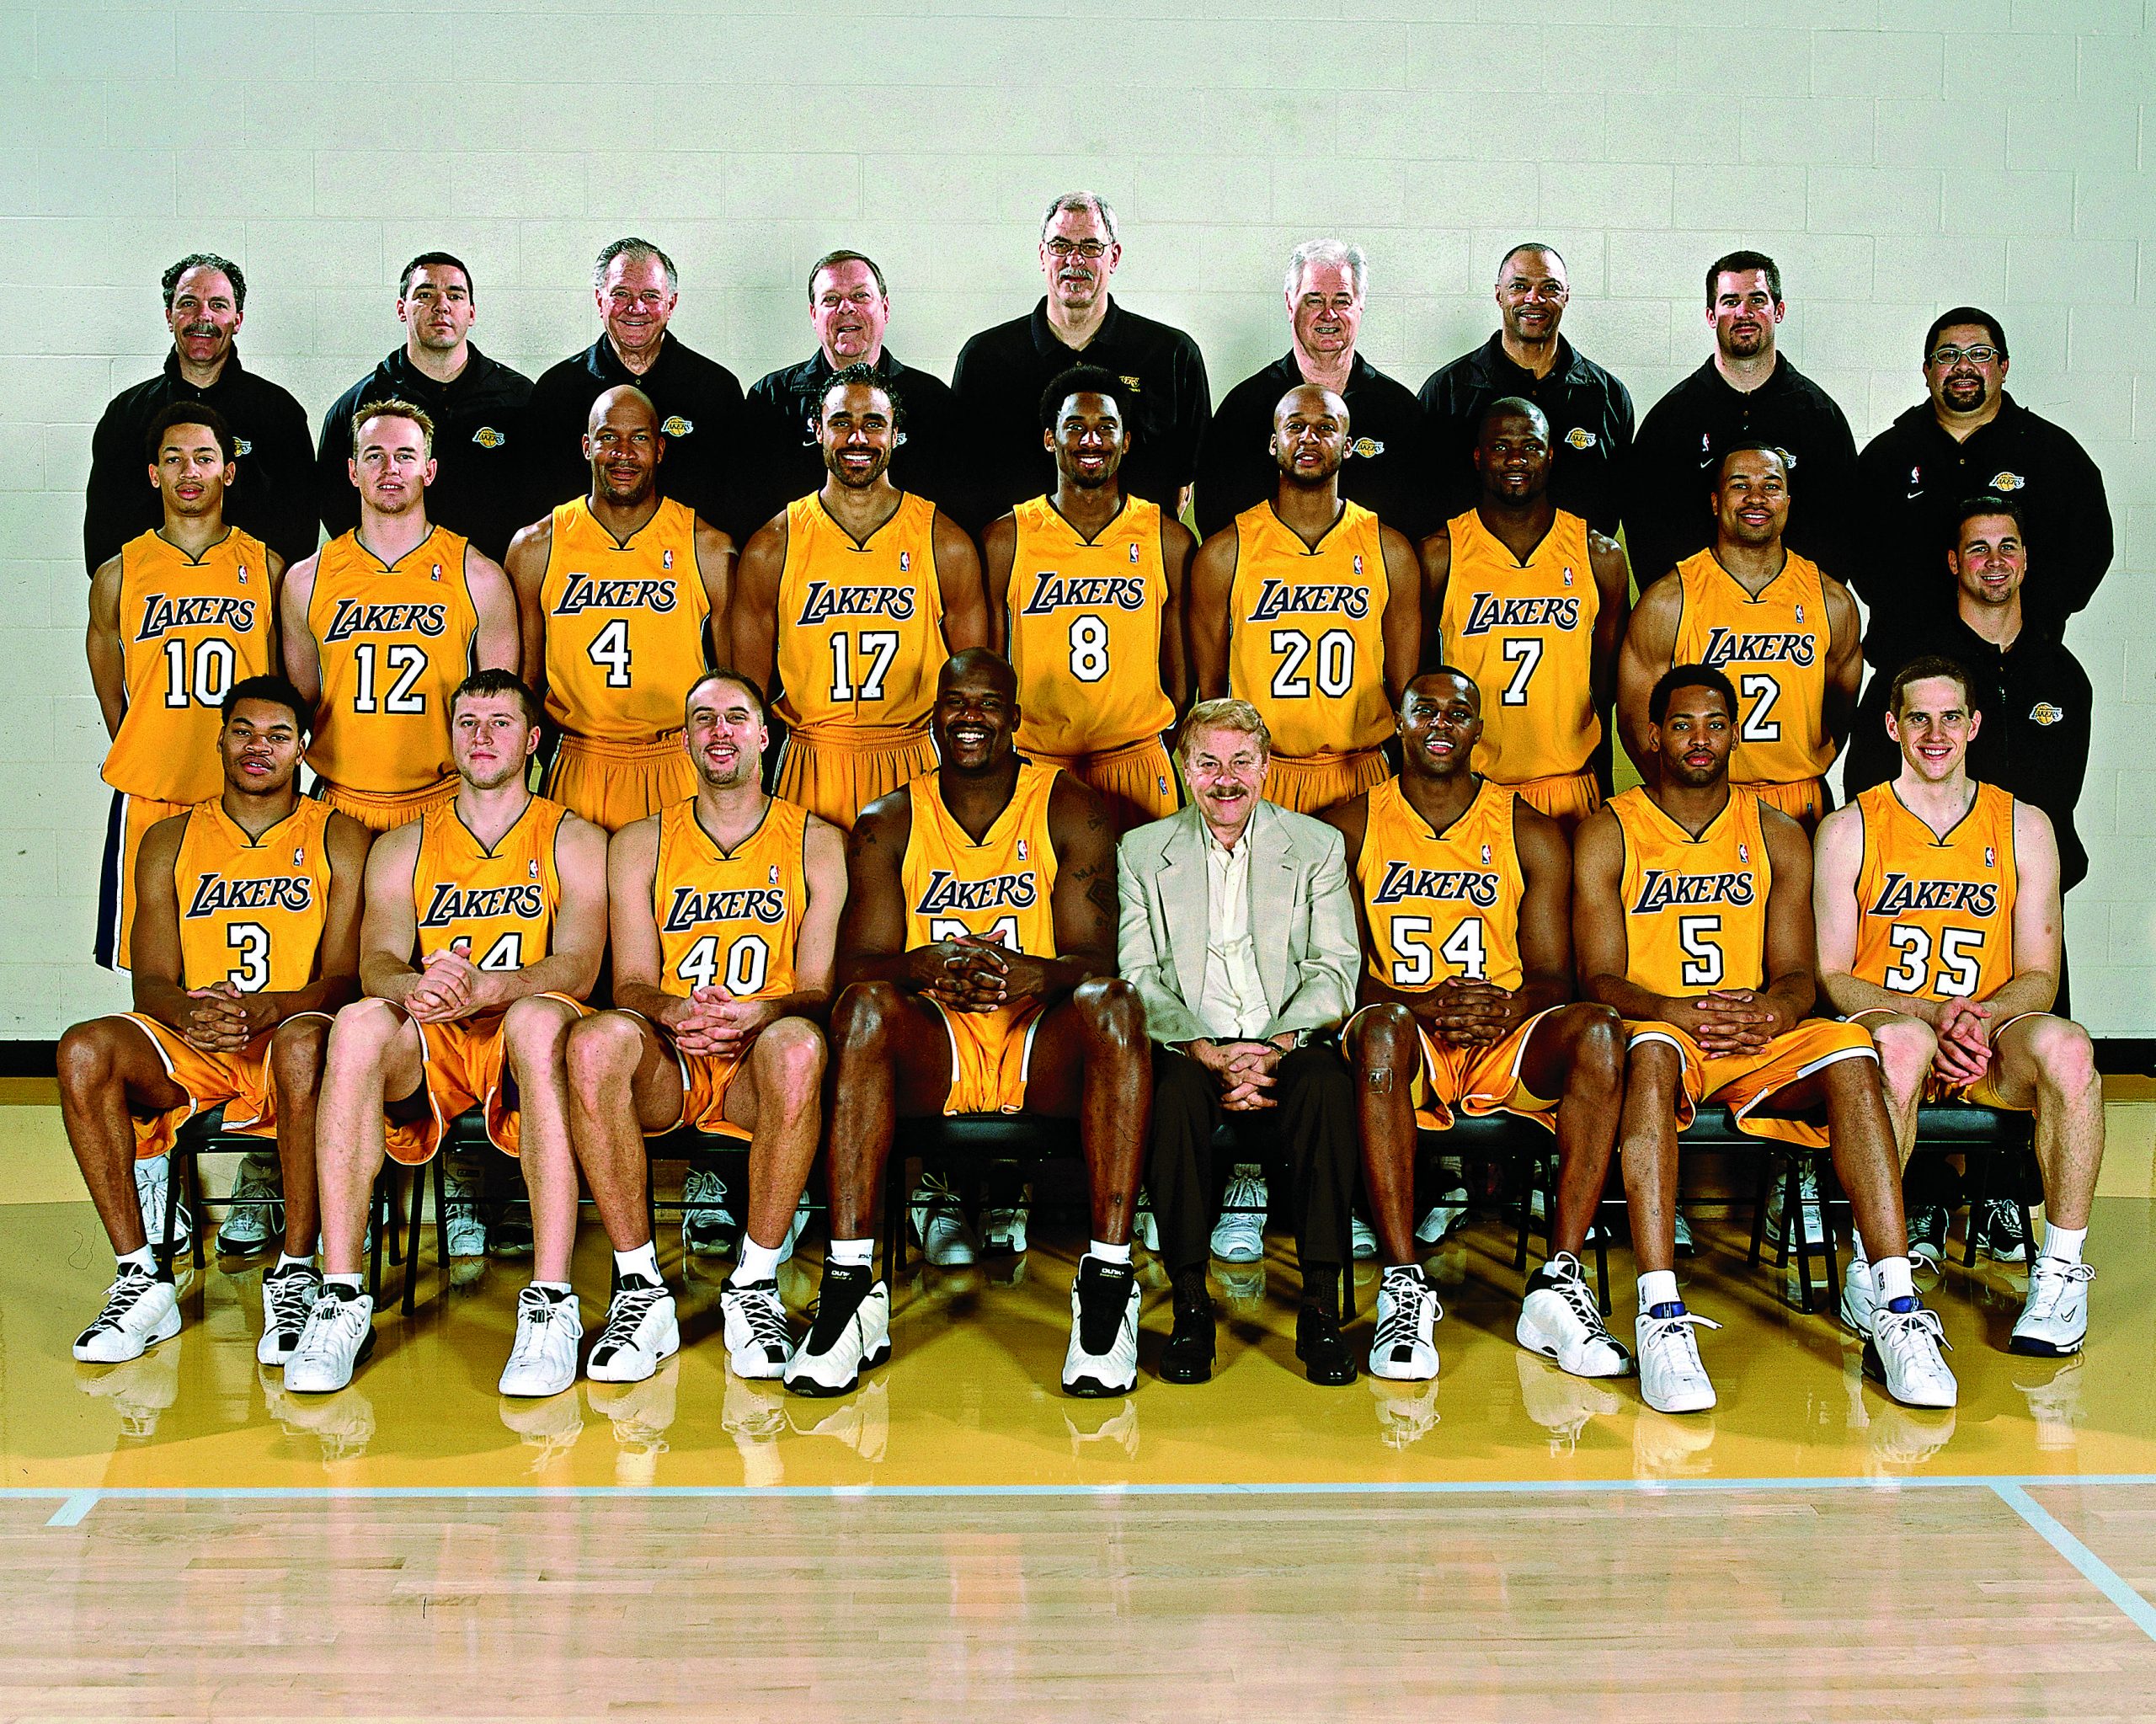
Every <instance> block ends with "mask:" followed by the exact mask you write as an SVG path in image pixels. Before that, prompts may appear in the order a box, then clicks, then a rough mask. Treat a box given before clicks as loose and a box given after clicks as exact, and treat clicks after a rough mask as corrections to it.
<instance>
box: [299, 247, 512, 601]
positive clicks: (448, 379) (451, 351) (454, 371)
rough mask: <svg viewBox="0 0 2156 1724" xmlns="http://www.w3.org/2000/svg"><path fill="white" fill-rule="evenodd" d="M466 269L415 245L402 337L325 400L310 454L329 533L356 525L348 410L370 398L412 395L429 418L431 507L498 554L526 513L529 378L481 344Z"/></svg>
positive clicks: (403, 300) (402, 307) (401, 284)
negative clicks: (317, 442) (347, 469)
mask: <svg viewBox="0 0 2156 1724" xmlns="http://www.w3.org/2000/svg"><path fill="white" fill-rule="evenodd" d="M478 315H479V296H478V289H477V288H475V287H474V286H472V272H471V270H468V269H467V268H466V267H465V265H464V263H463V260H462V259H460V258H454V257H451V255H450V254H448V253H447V252H421V253H420V254H419V256H418V257H416V258H414V259H412V261H411V262H410V263H408V264H405V266H404V273H403V275H400V276H398V278H397V321H398V323H402V324H403V326H404V344H403V346H402V347H399V348H396V349H393V350H392V351H391V352H390V354H389V355H388V357H387V358H386V359H384V360H382V363H381V364H380V365H378V366H376V367H375V368H374V370H373V371H371V372H370V373H369V374H368V375H367V376H364V377H362V378H360V381H359V382H356V383H355V384H353V385H352V387H350V388H349V389H347V390H346V391H345V392H344V393H343V394H342V395H340V396H339V397H338V398H337V399H336V400H335V401H334V402H332V403H330V407H329V411H328V413H326V414H323V419H322V445H321V447H320V449H319V450H318V452H317V453H316V456H315V496H316V499H317V500H318V502H319V504H320V505H321V509H322V524H323V528H324V529H325V530H326V531H328V535H329V536H330V537H331V538H333V539H334V538H335V537H336V536H338V535H339V533H347V532H350V531H351V530H352V529H353V528H354V527H355V526H358V525H359V524H360V505H359V499H358V498H357V497H356V496H355V495H354V494H353V491H352V487H351V482H350V480H349V479H347V478H345V477H344V463H345V462H347V461H348V460H350V458H351V450H350V443H349V440H348V439H347V437H346V435H345V434H346V430H347V428H348V427H349V426H350V424H351V423H352V415H353V414H355V413H357V412H358V411H359V409H360V406H361V405H362V404H363V403H366V402H370V401H408V402H410V403H412V404H413V405H414V406H415V407H419V408H424V410H425V412H426V414H427V417H428V418H430V419H432V420H433V421H434V422H435V478H434V483H432V484H431V485H430V486H429V487H428V490H427V507H428V510H430V512H431V514H432V515H433V516H434V518H435V520H438V521H440V523H441V524H442V525H443V526H446V527H447V528H448V529H449V530H450V531H451V532H455V533H462V534H463V535H464V536H465V537H466V538H467V539H469V540H471V542H472V543H473V544H474V545H477V546H478V547H479V549H480V550H481V551H482V552H483V553H485V554H486V555H487V556H488V557H491V558H494V559H495V561H497V562H499V561H500V560H501V559H502V558H504V557H505V556H507V555H508V554H509V542H510V535H511V534H513V533H515V531H516V530H517V528H518V527H520V526H522V525H523V524H524V523H525V522H526V521H527V520H530V519H531V512H530V510H529V509H528V508H527V507H526V502H527V499H528V494H529V491H530V486H529V483H528V482H527V481H526V477H525V471H524V468H525V462H526V460H527V458H528V457H529V456H530V454H531V450H530V449H529V447H528V446H526V438H525V435H524V409H525V405H526V403H527V402H529V401H530V400H531V379H530V378H529V377H527V376H525V375H524V374H523V372H521V371H511V370H510V368H509V366H505V365H503V364H502V363H501V362H500V361H499V360H491V359H488V357H487V355H485V354H483V353H482V352H480V351H479V349H478V345H477V344H475V343H474V342H473V341H472V324H473V323H475V322H476V321H477V320H478Z"/></svg>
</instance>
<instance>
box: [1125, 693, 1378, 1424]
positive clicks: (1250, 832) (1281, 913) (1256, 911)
mask: <svg viewBox="0 0 2156 1724" xmlns="http://www.w3.org/2000/svg"><path fill="white" fill-rule="evenodd" d="M1178 754H1179V755H1180V757H1181V760H1182V770H1183V777H1184V779H1185V781H1186V782H1187V783H1188V784H1189V786H1190V795H1191V806H1190V807H1188V808H1187V809H1184V810H1183V811H1182V813H1181V814H1171V815H1170V816H1169V817H1168V818H1167V819H1165V820H1156V821H1155V822H1154V823H1153V824H1152V825H1149V826H1140V827H1139V829H1138V830H1136V831H1134V832H1132V833H1129V834H1128V835H1126V836H1125V837H1124V839H1123V845H1122V848H1121V851H1120V853H1119V855H1118V862H1119V864H1120V866H1119V867H1118V883H1119V891H1120V895H1121V898H1122V900H1123V915H1122V940H1121V948H1122V949H1121V959H1120V967H1121V969H1122V970H1123V975H1124V976H1125V977H1126V978H1127V979H1129V983H1130V985H1131V986H1132V987H1134V989H1136V990H1137V991H1138V996H1139V999H1140V1000H1141V1001H1144V1002H1145V1029H1146V1033H1147V1034H1148V1035H1149V1036H1150V1038H1151V1040H1152V1044H1153V1138H1152V1149H1151V1154H1150V1165H1149V1167H1148V1171H1147V1173H1146V1183H1147V1185H1148V1187H1149V1188H1150V1190H1151V1193H1152V1195H1153V1204H1154V1211H1155V1214H1156V1215H1157V1216H1158V1217H1159V1222H1160V1229H1161V1253H1160V1254H1161V1257H1162V1258H1163V1260H1164V1261H1165V1262H1166V1265H1167V1268H1168V1271H1169V1273H1171V1275H1172V1276H1173V1277H1174V1278H1175V1332H1174V1334H1173V1335H1172V1336H1171V1337H1170V1339H1169V1342H1168V1344H1167V1346H1166V1348H1164V1349H1163V1350H1162V1352H1161V1375H1162V1376H1163V1377H1165V1378H1166V1379H1167V1380H1169V1381H1170V1382H1171V1383H1202V1382H1203V1381H1204V1380H1206V1379H1207V1378H1208V1377H1209V1376H1211V1375H1212V1374H1213V1353H1214V1332H1213V1305H1212V1300H1211V1299H1210V1298H1209V1295H1208V1294H1207V1293H1206V1290H1205V1255H1206V1229H1207V1225H1208V1223H1209V1221H1210V1220H1211V1219H1212V1208H1213V1200H1214V1163H1213V1134H1214V1132H1215V1131H1217V1130H1218V1129H1219V1127H1220V1124H1221V1122H1222V1121H1223V1120H1224V1119H1225V1120H1227V1121H1229V1122H1230V1123H1231V1124H1233V1125H1234V1127H1235V1151H1234V1154H1235V1164H1236V1165H1237V1166H1262V1165H1264V1163H1265V1162H1267V1161H1279V1162H1284V1163H1285V1164H1286V1166H1287V1167H1288V1169H1289V1189H1290V1191H1291V1192H1292V1193H1293V1205H1294V1209H1293V1214H1294V1228H1295V1239H1296V1246H1297V1251H1298V1254H1299V1257H1300V1258H1301V1262H1302V1269H1303V1307H1302V1310H1301V1313H1300V1314H1299V1316H1298V1317H1297V1319H1296V1323H1295V1355H1296V1357H1297V1358H1299V1359H1301V1360H1302V1362H1303V1367H1304V1370H1305V1374H1307V1375H1308V1376H1309V1378H1310V1380H1311V1381H1312V1382H1313V1383H1327V1384H1340V1383H1352V1382H1353V1381H1354V1380H1355V1359H1354V1355H1353V1353H1350V1352H1349V1351H1348V1346H1347V1343H1346V1342H1344V1341H1342V1339H1341V1336H1340V1273H1341V1268H1342V1265H1343V1264H1344V1263H1345V1262H1347V1261H1348V1240H1349V1234H1348V1203H1349V1199H1350V1198H1351V1196H1352V1193H1353V1186H1354V1182H1355V1137H1354V1132H1355V1109H1354V1097H1353V1089H1352V1086H1351V1084H1350V1081H1349V1079H1348V1068H1347V1066H1346V1065H1345V1064H1343V1063H1342V1059H1341V1058H1340V1052H1339V1049H1337V1048H1335V1047H1334V1046H1332V1045H1331V1042H1330V1041H1329V1040H1328V1041H1326V1042H1324V1043H1315V1042H1314V1041H1313V1038H1315V1037H1317V1036H1320V1035H1325V1036H1328V1037H1329V1036H1330V1034H1331V1033H1332V1032H1333V1031H1335V1030H1337V1028H1338V1027H1339V1026H1340V1023H1341V1022H1342V1019H1344V1018H1345V1017H1347V1016H1348V1006H1349V1004H1350V1002H1351V1001H1352V1000H1353V996H1354V987H1355V980H1354V978H1355V964H1356V951H1355V911H1354V908H1353V904H1352V902H1351V900H1350V897H1349V894H1348V872H1347V867H1346V864H1345V862H1344V861H1343V859H1342V851H1341V846H1340V835H1339V834H1338V833H1337V832H1335V831H1334V830H1332V829H1331V827H1329V826H1327V825H1325V824H1324V823H1323V822H1322V821H1320V820H1315V819H1310V817H1309V816H1308V815H1305V814H1290V813H1289V812H1288V811H1287V810H1286V809H1283V808H1279V807H1277V806H1276V805H1274V804H1273V803H1270V802H1267V801H1264V800H1262V798H1261V792H1262V788H1263V787H1264V786H1265V785H1266V783H1267V782H1268V780H1267V776H1266V775H1267V769H1268V767H1269V766H1270V765H1271V759H1270V755H1271V738H1270V736H1269V735H1268V734H1267V730H1266V726H1265V721H1264V719H1262V718H1260V717H1259V716H1258V713H1257V708H1256V707H1252V706H1251V705H1250V704H1249V703H1248V702H1244V701H1239V700H1210V701H1201V702H1198V705H1197V706H1195V707H1193V708H1192V709H1191V712H1190V716H1189V718H1187V719H1186V720H1185V721H1184V723H1183V729H1182V741H1181V744H1180V745H1179V747H1178ZM1254 1184H1255V1182H1254V1181H1245V1180H1243V1179H1241V1178H1238V1179H1236V1180H1235V1181H1234V1182H1231V1183H1230V1186H1229V1191H1230V1196H1231V1198H1233V1199H1234V1200H1235V1202H1237V1203H1250V1202H1253V1201H1255V1202H1261V1203H1262V1199H1258V1198H1253V1197H1252V1196H1251V1187H1252V1186H1253V1185H1254ZM1258 1220H1259V1221H1260V1222H1261V1223H1262V1217H1259V1218H1258ZM1258 1249H1260V1250H1261V1251H1262V1237H1261V1241H1260V1244H1259V1246H1258Z"/></svg>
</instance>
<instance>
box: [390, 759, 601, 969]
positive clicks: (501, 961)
mask: <svg viewBox="0 0 2156 1724" xmlns="http://www.w3.org/2000/svg"><path fill="white" fill-rule="evenodd" d="M567 813H568V809H565V808H563V806H562V805H561V804H560V803H558V802H549V801H547V798H545V797H543V796H535V797H533V798H531V803H530V804H529V805H528V806H527V807H526V809H525V810H524V812H523V813H522V814H520V815H519V816H518V817H517V821H516V824H515V825H513V826H511V827H510V829H509V830H508V831H507V832H505V833H504V834H503V835H502V841H501V842H500V843H499V844H497V845H496V846H494V849H493V850H491V851H488V850H483V849H482V848H481V847H480V845H479V841H478V839H477V838H475V837H473V836H472V830H471V829H470V828H469V827H468V826H467V825H465V824H464V822H463V821H462V820H461V819H458V818H457V816H456V803H453V802H446V803H440V805H438V806H436V807H434V808H430V809H428V810H427V811H426V813H425V814H423V815H421V816H420V824H419V861H418V863H417V865H416V866H415V867H414V868H413V871H412V904H413V907H414V909H415V910H417V911H418V912H419V954H418V955H419V958H427V957H430V956H431V955H432V954H433V953H437V952H444V951H447V950H449V949H450V948H451V947H462V949H463V951H464V953H465V955H466V956H467V958H470V959H471V961H472V963H475V964H477V965H478V967H479V968H480V969H523V968H524V967H525V966H526V964H531V963H537V962H538V961H539V960H540V959H541V958H544V957H546V956H547V953H548V952H549V951H551V950H552V946H553V938H554V912H555V911H556V910H558V908H560V905H561V901H562V880H561V876H560V874H559V873H558V872H556V869H555V863H554V841H555V836H556V835H557V834H558V832H559V831H560V830H561V825H562V816H563V814H567Z"/></svg>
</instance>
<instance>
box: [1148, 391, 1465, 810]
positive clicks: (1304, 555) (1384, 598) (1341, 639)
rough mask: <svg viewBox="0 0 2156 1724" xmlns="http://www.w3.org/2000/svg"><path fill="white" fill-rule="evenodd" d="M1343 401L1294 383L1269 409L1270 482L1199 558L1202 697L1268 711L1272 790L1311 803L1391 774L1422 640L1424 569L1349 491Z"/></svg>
mask: <svg viewBox="0 0 2156 1724" xmlns="http://www.w3.org/2000/svg"><path fill="white" fill-rule="evenodd" d="M1348 424H1349V421H1348V406H1347V403H1345V402H1343V401H1342V400H1341V398H1339V397H1338V396H1337V395H1335V394H1333V393H1331V392H1330V391H1328V390H1324V389H1320V388H1317V387H1315V386H1313V385H1311V384H1309V383H1299V384H1297V385H1296V386H1295V387H1294V388H1292V389H1290V390H1289V392H1287V393H1286V394H1285V395H1283V396H1282V397H1281V398H1280V400H1279V403H1278V405H1277V406H1276V407H1275V408H1273V440H1272V450H1273V462H1274V463H1275V465H1276V467H1277V468H1278V481H1277V483H1276V484H1275V486H1274V489H1273V496H1272V497H1271V498H1270V499H1267V501H1265V502H1262V503H1260V504H1257V506H1256V507H1255V508H1252V509H1246V510H1244V511H1243V512H1242V513H1241V515H1237V516H1236V517H1235V520H1234V522H1233V523H1232V524H1231V525H1230V526H1226V527H1224V528H1223V529H1222V530H1221V531H1219V532H1217V533H1215V534H1214V535H1213V536H1212V537H1211V538H1209V539H1208V540H1206V542H1204V544H1203V546H1201V547H1199V549H1198V556H1197V558H1196V559H1195V560H1194V561H1193V563H1192V564H1191V575H1190V586H1191V612H1190V658H1191V670H1192V674H1193V680H1194V681H1195V682H1196V683H1197V686H1198V695H1199V696H1200V697H1201V698H1203V699H1206V700H1217V699H1219V698H1221V697H1224V696H1230V695H1231V696H1233V697H1235V699H1237V700H1243V701H1248V702H1250V703H1251V705H1252V706H1253V707H1257V710H1258V712H1259V713H1261V714H1262V716H1263V717H1264V719H1265V723H1266V729H1267V732H1268V733H1269V735H1270V740H1271V742H1272V743H1273V745H1277V746H1278V749H1279V750H1280V752H1278V753H1275V754H1273V755H1271V756H1270V762H1271V764H1270V766H1269V769H1268V771H1267V776H1266V780H1265V795H1266V798H1267V800H1268V801H1271V802H1276V803H1279V804H1280V806H1281V807H1283V808H1284V809H1290V810H1292V811H1294V813H1297V814H1315V813H1316V812H1317V811H1318V810H1319V809H1324V808H1330V807H1331V805H1332V804H1333V803H1336V802H1344V801H1346V800H1347V799H1348V798H1349V797H1351V796H1353V795H1354V794H1356V793H1358V791H1364V790H1368V789H1369V787H1371V786H1372V785H1374V784H1377V783H1380V782H1382V781H1383V780H1384V779H1385V777H1387V776H1388V773H1387V769H1386V766H1385V756H1384V755H1382V754H1380V752H1379V747H1380V745H1381V744H1382V743H1383V742H1384V741H1385V739H1386V738H1387V737H1388V736H1390V735H1391V734H1392V732H1393V728H1394V726H1393V721H1392V713H1393V710H1394V707H1396V705H1397V703H1398V701H1399V698H1400V697H1401V695H1402V694H1403V693H1405V692H1406V687H1407V679H1408V678H1409V677H1411V676H1412V675H1414V674H1415V659H1416V654H1417V652H1418V651H1420V649H1421V647H1422V569H1421V568H1420V567H1419V566H1418V565H1417V563H1416V560H1415V551H1414V547H1412V546H1411V545H1410V544H1409V543H1408V542H1407V541H1406V537H1405V536H1402V535H1401V533H1399V532H1397V531H1395V530H1394V529H1392V528H1391V527H1389V526H1383V525H1381V524H1380V521H1379V520H1378V518H1377V516H1375V515H1373V514H1371V513H1370V511H1369V510H1367V509H1365V508H1364V507H1363V506H1362V505H1361V504H1358V503H1349V502H1347V501H1345V500H1343V499H1342V497H1341V495H1340V462H1341V459H1342V454H1343V452H1344V451H1345V450H1346V448H1347V446H1348V437H1349V435H1350V433H1349V430H1348Z"/></svg>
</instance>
